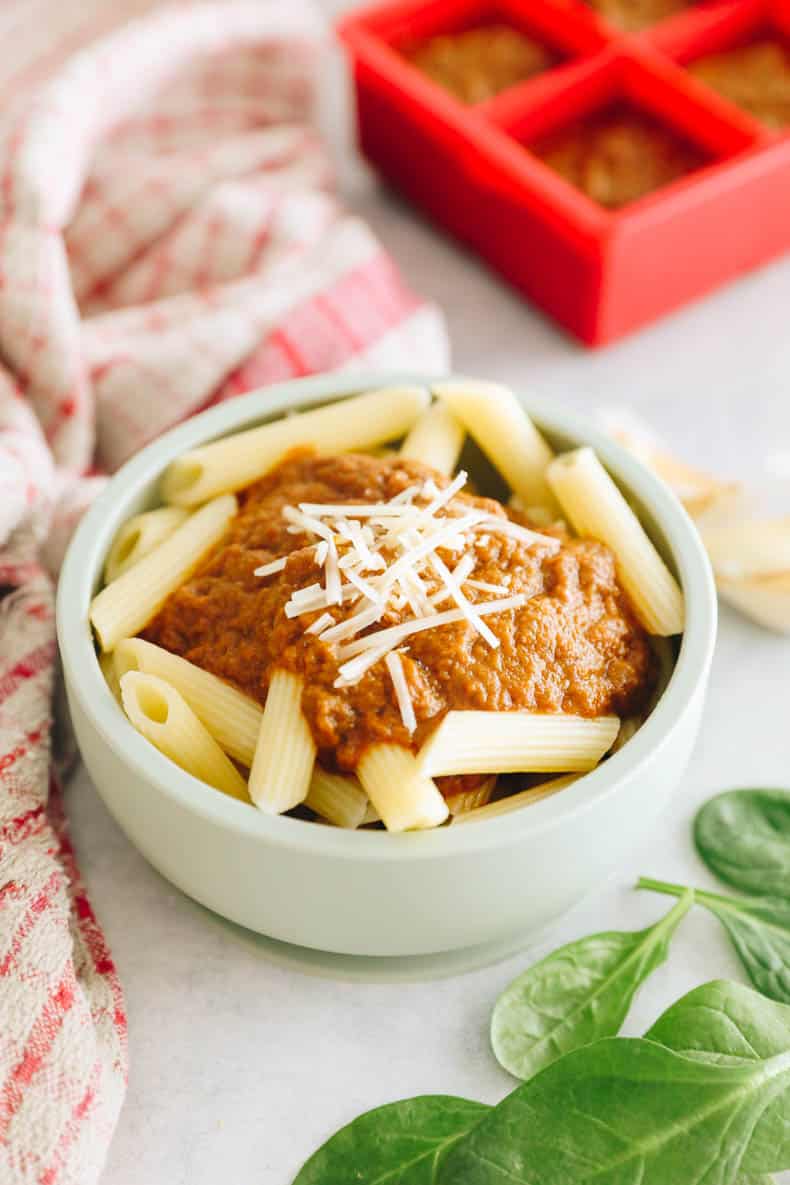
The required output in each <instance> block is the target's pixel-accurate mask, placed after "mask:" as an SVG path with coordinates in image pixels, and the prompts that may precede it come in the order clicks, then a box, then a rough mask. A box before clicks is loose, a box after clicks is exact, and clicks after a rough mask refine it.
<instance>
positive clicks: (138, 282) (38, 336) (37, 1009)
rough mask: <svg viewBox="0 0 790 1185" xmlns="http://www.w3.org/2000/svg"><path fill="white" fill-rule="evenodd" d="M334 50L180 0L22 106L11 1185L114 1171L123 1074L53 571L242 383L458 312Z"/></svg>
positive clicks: (41, 84)
mask: <svg viewBox="0 0 790 1185" xmlns="http://www.w3.org/2000/svg"><path fill="white" fill-rule="evenodd" d="M114 7H116V6H114ZM132 7H134V4H132ZM138 7H139V5H138ZM43 32H44V30H42V35H43ZM326 49H327V38H326V33H325V30H324V29H323V27H322V25H321V22H320V21H319V20H318V19H317V18H316V16H315V14H314V13H313V12H312V10H311V9H310V8H308V7H307V6H306V4H303V3H300V2H299V0H292V2H289V3H288V4H287V5H286V4H283V3H281V2H280V0H271V2H270V3H266V2H265V0H256V2H254V3H224V4H214V5H198V6H192V7H185V6H183V5H180V6H176V7H174V8H172V9H162V10H160V11H158V12H156V13H155V14H153V15H149V16H146V17H145V18H144V19H140V20H137V21H135V22H134V23H132V24H128V25H126V26H125V27H123V28H121V29H119V30H118V31H116V32H114V33H111V34H110V35H108V36H106V37H104V38H103V39H102V40H100V41H98V42H96V43H94V44H92V45H89V46H87V47H86V48H83V49H82V50H80V51H79V52H78V53H76V54H75V55H74V56H72V57H70V58H66V59H65V60H64V61H63V62H62V64H61V65H60V66H58V67H57V68H56V69H55V71H54V73H51V74H50V76H49V77H48V78H47V79H46V80H44V81H37V82H36V85H35V86H34V87H27V88H26V89H25V93H24V94H21V95H18V96H15V98H14V101H13V102H12V104H11V105H10V106H9V105H8V103H7V101H6V103H5V104H4V111H3V115H2V118H0V1185H23V1183H24V1185H33V1183H34V1182H35V1183H36V1185H91V1183H92V1182H94V1181H95V1180H96V1179H97V1178H98V1175H99V1173H100V1172H101V1166H102V1164H103V1162H104V1158H105V1155H106V1151H107V1147H108V1143H109V1140H110V1138H111V1135H112V1131H113V1128H114V1125H115V1122H116V1120H117V1116H118V1112H119V1109H120V1106H121V1103H122V1099H123V1094H124V1084H125V1079H126V1073H127V1049H126V1019H125V1014H124V1003H123V995H122V990H121V986H120V983H119V980H118V977H117V974H116V970H115V967H114V965H113V962H112V957H111V954H110V952H109V950H108V949H107V946H106V944H105V941H104V937H103V935H102V932H101V928H100V926H99V924H98V922H97V920H96V918H95V916H94V913H93V909H92V907H91V904H90V903H89V900H88V897H87V896H86V893H85V889H84V887H83V885H82V883H81V881H80V877H79V871H78V868H77V865H76V863H75V860H74V855H73V852H72V848H71V844H70V841H69V837H68V830H67V826H66V821H65V815H64V810H63V796H62V792H61V784H60V778H61V776H62V769H61V767H62V766H63V765H64V764H65V763H66V761H67V758H68V751H69V744H68V736H67V733H66V731H65V729H63V727H62V716H61V715H60V714H59V713H58V712H57V711H53V701H54V700H55V699H56V698H57V684H58V679H57V667H56V651H55V628H54V612H53V580H54V574H55V573H56V572H57V568H58V565H59V562H60V559H61V557H62V554H63V551H64V548H65V546H66V543H67V540H68V537H69V535H70V533H71V531H72V529H73V527H74V525H75V524H76V522H77V521H78V519H79V517H80V515H81V513H82V511H83V510H84V508H85V506H86V505H87V504H88V502H89V501H90V499H91V497H92V496H93V494H94V493H95V492H96V490H97V488H99V487H100V486H101V484H102V483H103V482H104V480H105V478H104V476H103V474H104V473H106V472H111V471H112V470H113V469H115V468H116V467H117V466H118V465H119V464H121V463H122V462H123V461H124V460H125V459H126V458H127V457H129V456H131V455H132V453H134V452H135V451H136V450H138V449H139V448H141V447H142V446H143V445H145V444H146V443H147V442H148V441H149V440H151V439H153V438H154V437H155V436H157V435H158V434H159V433H160V432H163V431H165V430H166V429H167V428H169V427H171V426H172V425H173V424H175V423H177V422H178V421H180V420H182V419H184V418H185V417H186V416H189V415H192V414H194V413H195V412H197V411H200V410H201V409H203V408H205V407H208V406H210V405H212V404H214V403H217V402H218V401H220V400H223V399H228V398H232V397H233V396H234V395H237V394H239V393H241V392H244V391H248V390H250V389H252V388H255V387H260V386H264V385H266V384H268V383H272V382H275V381H280V380H283V379H289V378H294V377H297V376H300V375H306V374H312V373H315V372H317V371H325V370H335V369H341V368H350V367H356V366H363V365H364V366H376V365H382V366H390V367H392V366H398V365H403V364H404V363H407V364H408V365H409V366H415V365H418V366H421V367H424V368H426V369H437V370H440V369H442V368H444V366H445V365H446V361H447V357H446V355H447V343H446V336H445V332H444V327H443V323H442V320H441V318H440V316H439V314H438V313H437V311H436V310H435V309H433V308H432V307H431V306H429V305H426V304H425V303H424V302H423V301H421V300H420V299H418V298H417V297H416V296H415V295H414V294H413V293H412V292H411V291H410V290H409V289H408V288H407V286H406V285H405V284H404V283H403V281H402V280H401V278H400V276H399V275H398V272H397V270H396V269H395V267H394V266H393V264H392V261H391V260H390V259H389V257H388V256H387V254H386V252H385V251H384V250H383V249H382V247H381V246H380V244H379V243H378V242H377V240H376V239H375V237H374V235H373V234H372V233H371V231H370V230H369V229H368V227H367V226H366V225H365V224H364V223H362V222H360V221H359V220H358V219H356V218H354V217H351V216H349V215H348V214H347V213H345V212H344V211H343V209H342V208H341V206H340V205H339V203H338V201H337V199H336V197H335V195H334V193H333V187H332V176H331V168H330V164H329V161H328V159H327V154H326V151H325V148H324V145H323V143H322V140H321V137H320V135H319V134H318V132H317V114H320V112H317V109H318V108H320V106H321V104H322V103H325V102H326V101H327V92H326V91H325V89H324V87H323V83H322V79H323V63H324V60H325V57H326ZM4 53H6V54H8V53H13V45H12V44H9V43H8V41H6V43H5V46H4ZM51 54H52V57H53V60H54V58H55V57H57V53H56V52H55V51H54V50H52V51H51ZM39 72H40V70H39Z"/></svg>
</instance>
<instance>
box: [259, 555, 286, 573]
mask: <svg viewBox="0 0 790 1185" xmlns="http://www.w3.org/2000/svg"><path fill="white" fill-rule="evenodd" d="M287 563H288V556H287V555H284V556H281V557H280V559H279V560H272V561H271V563H269V564H261V566H260V568H256V569H255V571H254V572H253V576H273V575H274V573H275V572H282V570H283V568H284V567H285V565H286V564H287Z"/></svg>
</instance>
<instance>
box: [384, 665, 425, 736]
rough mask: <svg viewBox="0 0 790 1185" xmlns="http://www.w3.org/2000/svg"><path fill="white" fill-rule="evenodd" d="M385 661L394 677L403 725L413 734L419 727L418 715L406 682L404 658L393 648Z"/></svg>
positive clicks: (393, 681)
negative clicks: (415, 712)
mask: <svg viewBox="0 0 790 1185" xmlns="http://www.w3.org/2000/svg"><path fill="white" fill-rule="evenodd" d="M384 661H385V663H386V665H387V670H388V671H389V673H390V678H391V679H392V686H393V689H394V691H395V699H396V700H397V703H398V709H399V711H400V718H401V720H402V721H403V727H404V728H405V729H406V730H407V732H408V733H409V735H411V734H412V733H413V732H414V731H415V730H416V728H417V717H416V716H415V714H414V704H413V702H412V698H411V694H410V692H409V685H408V683H407V682H406V672H405V671H404V669H403V660H402V659H401V656H400V655H399V654H398V652H397V651H396V650H392V651H390V653H389V654H388V655H387V657H386V658H385V660H384Z"/></svg>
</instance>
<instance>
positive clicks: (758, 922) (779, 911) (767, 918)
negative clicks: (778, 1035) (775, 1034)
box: [637, 877, 790, 1004]
mask: <svg viewBox="0 0 790 1185" xmlns="http://www.w3.org/2000/svg"><path fill="white" fill-rule="evenodd" d="M637 888H640V889H652V890H653V891H654V892H657V893H669V894H670V895H672V896H675V897H680V896H681V895H682V894H684V893H686V892H687V891H688V890H687V889H686V888H685V886H683V885H670V884H666V883H665V882H664V881H654V880H649V879H648V878H646V877H642V878H641V879H640V881H639V884H638V885H637ZM694 896H695V899H696V900H697V901H698V902H699V904H700V905H704V906H705V908H706V909H708V910H710V912H711V913H713V914H715V915H716V917H717V918H718V919H719V921H720V922H721V924H722V925H723V926H724V928H725V929H726V931H727V933H728V934H729V936H730V939H731V941H732V944H733V946H734V947H735V949H736V951H737V952H738V955H739V957H740V960H741V962H742V963H743V966H744V969H745V970H746V974H747V975H748V976H749V978H750V979H751V981H752V983H753V984H754V986H755V987H756V988H758V989H759V990H760V991H761V992H762V993H763V995H765V996H769V997H770V998H771V999H772V1000H780V1001H782V1002H783V1003H785V1004H790V899H788V900H784V899H782V898H781V897H748V898H747V897H724V896H722V895H721V894H720V893H708V892H705V891H704V890H703V889H695V890H694Z"/></svg>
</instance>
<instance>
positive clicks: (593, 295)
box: [340, 0, 790, 345]
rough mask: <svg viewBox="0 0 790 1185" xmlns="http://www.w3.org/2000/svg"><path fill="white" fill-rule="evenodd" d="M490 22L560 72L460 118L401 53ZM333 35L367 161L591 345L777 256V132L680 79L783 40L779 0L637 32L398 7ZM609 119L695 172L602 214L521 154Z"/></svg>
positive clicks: (577, 10) (580, 12)
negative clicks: (535, 46) (572, 128)
mask: <svg viewBox="0 0 790 1185" xmlns="http://www.w3.org/2000/svg"><path fill="white" fill-rule="evenodd" d="M493 21H496V22H497V23H506V24H510V25H512V26H515V27H516V28H520V29H523V30H525V31H526V32H527V33H529V34H530V35H532V36H534V37H536V38H537V39H539V40H541V41H543V42H544V44H545V45H547V46H548V47H549V48H550V49H551V50H552V51H553V53H554V56H555V58H556V59H557V64H556V65H555V66H554V67H553V68H551V69H549V70H547V71H546V72H545V73H543V74H541V75H539V76H538V77H537V78H533V79H531V80H529V81H527V82H523V83H519V84H518V85H517V86H514V87H511V88H510V89H508V90H506V91H504V92H502V93H501V94H499V95H497V96H496V97H495V98H494V99H491V100H489V101H488V102H486V103H480V104H477V105H474V106H468V105H465V104H463V103H461V102H459V101H458V100H456V99H454V98H453V96H452V95H451V94H450V93H449V92H447V91H446V90H444V89H443V88H442V87H441V86H439V85H437V84H435V83H433V82H432V81H431V80H430V79H428V78H427V77H426V76H425V75H424V74H423V73H422V72H421V71H419V70H418V69H417V68H416V67H414V66H412V65H411V64H410V63H409V62H408V60H407V59H406V57H405V56H404V54H403V52H402V50H403V47H406V46H412V45H414V44H416V43H419V41H421V40H425V39H427V38H428V37H431V36H433V35H436V34H438V33H447V32H455V31H458V30H461V29H466V28H471V27H473V26H475V25H481V24H487V23H491V22H493ZM340 32H341V36H342V38H343V39H344V41H345V43H346V45H347V46H348V47H349V50H350V53H351V57H352V61H353V65H354V76H355V82H356V93H357V110H358V124H359V139H360V145H361V148H362V151H363V152H364V154H365V155H366V156H367V157H368V158H369V159H370V161H371V162H372V163H373V164H374V165H375V166H376V167H377V168H378V169H379V170H380V172H381V173H383V174H384V176H385V177H387V178H388V179H389V180H390V181H391V182H393V184H395V185H396V186H397V187H398V188H399V189H400V190H402V191H403V192H404V193H405V194H406V195H407V196H408V197H409V198H410V199H411V200H412V201H413V202H415V203H416V204H417V205H419V206H420V207H422V209H424V210H425V211H427V213H428V214H429V215H430V216H431V217H432V218H433V219H434V220H435V221H436V222H437V223H439V224H440V225H441V226H443V227H444V228H446V229H447V230H448V231H449V232H450V233H451V234H453V235H455V236H456V237H457V238H459V239H460V240H462V241H463V242H464V243H467V244H469V245H470V246H471V247H472V248H473V249H474V250H475V251H477V252H478V253H479V254H480V255H481V256H483V258H485V259H486V260H488V262H489V263H490V264H491V265H492V266H493V267H495V268H496V269H497V270H498V271H500V272H501V273H502V275H504V276H505V277H506V278H507V279H508V280H509V281H510V282H511V283H512V284H514V285H515V286H516V287H517V288H518V289H520V290H521V291H522V292H524V293H525V294H526V295H527V296H528V297H530V299H532V300H533V301H534V302H535V303H536V304H538V305H540V307H541V308H543V309H545V310H546V312H548V313H550V314H551V315H552V316H553V317H555V318H556V319H557V321H559V322H560V323H561V324H562V325H564V326H565V327H566V328H567V329H569V330H570V331H571V332H572V333H573V334H575V335H576V336H577V337H579V338H580V339H581V340H582V341H584V342H586V343H588V344H590V345H600V344H602V343H605V342H609V341H613V340H614V339H616V338H618V337H621V336H622V335H624V334H626V333H629V332H630V331H632V330H634V329H636V328H637V327H638V326H640V325H644V324H646V323H647V322H649V321H651V320H654V319H655V318H657V317H659V316H661V315H663V314H665V313H667V312H669V311H670V310H671V309H674V308H677V307H678V306H680V305H682V304H684V303H685V302H687V301H690V300H693V299H695V298H697V297H699V296H700V295H702V294H703V293H705V292H708V291H710V290H711V289H713V288H715V287H716V286H717V285H719V284H722V283H723V282H725V281H726V280H729V279H731V278H733V277H735V276H737V275H739V274H740V273H742V272H745V271H747V270H748V269H750V268H753V267H755V266H757V265H758V264H760V263H763V262H765V261H766V260H768V259H770V258H772V257H773V256H776V255H778V254H779V253H781V252H783V251H785V250H786V249H787V248H790V215H789V214H788V210H790V134H788V133H790V128H789V129H788V131H787V132H776V131H772V130H771V129H770V128H768V127H766V126H764V125H763V124H761V123H760V122H758V121H757V120H756V119H754V118H752V116H750V115H749V114H748V113H747V112H745V111H742V110H740V109H739V108H738V107H736V106H735V105H734V104H732V103H730V102H729V101H727V100H726V99H724V98H722V97H721V96H719V95H718V94H716V93H715V92H713V91H712V90H710V89H709V88H708V87H707V86H705V85H703V84H702V83H701V82H700V81H699V80H697V79H696V78H695V77H693V75H692V74H690V73H689V72H688V70H687V69H686V65H687V64H688V63H689V62H691V61H693V60H694V59H696V58H699V57H702V56H704V55H706V54H709V53H718V52H720V51H722V50H725V49H729V48H731V47H735V46H739V45H741V44H744V43H745V42H748V41H751V40H755V39H757V38H763V37H765V36H770V37H774V38H778V39H782V40H786V41H788V42H789V43H790V0H781V2H776V0H775V2H773V3H771V2H770V0H710V2H709V3H707V4H699V5H695V6H694V7H693V8H689V9H687V10H685V11H683V12H681V13H679V14H677V15H675V16H673V17H671V18H669V19H668V20H666V21H663V22H661V23H660V24H657V25H655V26H653V27H652V28H649V29H646V30H644V31H642V32H640V33H638V34H632V35H626V34H623V33H621V32H619V31H618V30H617V29H615V28H613V27H612V26H611V25H609V24H608V23H607V22H606V21H604V20H603V19H602V18H600V17H599V16H597V15H596V14H595V13H594V12H593V11H592V9H590V8H588V7H587V6H586V4H584V3H583V2H582V0H567V2H562V0H398V2H393V3H388V4H379V5H376V6H374V7H370V8H367V9H365V10H363V11H361V12H357V13H354V14H352V15H351V16H350V17H347V18H346V19H345V20H344V21H343V22H342V23H341V26H340ZM612 106H617V107H627V108H630V109H633V110H634V111H636V112H639V113H641V114H643V115H645V116H648V117H650V119H651V120H653V121H657V122H659V123H660V124H662V125H664V126H665V127H666V128H667V129H669V130H671V131H673V132H674V133H675V134H677V136H679V137H680V138H682V139H683V140H684V141H686V142H687V143H688V144H690V145H691V146H693V147H694V149H695V150H696V152H697V153H698V155H699V158H700V166H699V167H698V168H696V169H694V170H693V171H691V172H689V173H687V174H686V175H684V176H683V177H681V178H680V179H679V180H677V181H674V182H672V183H671V184H669V185H666V186H664V187H662V188H660V189H657V190H655V191H654V192H652V193H650V194H648V195H647V196H645V197H642V198H640V199H639V200H637V201H633V202H631V203H629V204H628V205H625V206H622V207H621V208H619V209H617V210H610V209H607V208H605V207H604V206H601V205H598V204H597V203H596V202H595V201H593V200H592V199H590V198H588V197H587V196H586V195H585V194H584V193H583V192H582V191H581V190H579V189H577V188H576V187H575V186H573V185H572V184H571V183H570V182H568V181H566V180H565V179H564V178H562V177H561V176H560V175H559V174H558V173H556V172H554V171H553V170H552V169H551V168H550V167H548V165H546V164H544V163H543V162H542V161H541V160H540V159H539V157H538V156H537V155H535V153H534V152H533V151H532V149H533V148H534V146H535V145H536V144H538V143H539V142H540V141H541V139H542V138H543V137H544V136H546V135H548V134H552V133H555V132H557V131H558V130H560V129H562V128H563V127H565V126H566V125H572V124H575V123H576V122H577V121H579V120H584V119H585V118H589V117H595V116H596V114H597V113H601V112H604V111H606V110H607V109H608V108H610V107H612Z"/></svg>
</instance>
